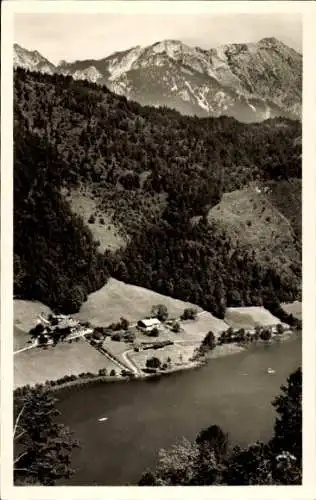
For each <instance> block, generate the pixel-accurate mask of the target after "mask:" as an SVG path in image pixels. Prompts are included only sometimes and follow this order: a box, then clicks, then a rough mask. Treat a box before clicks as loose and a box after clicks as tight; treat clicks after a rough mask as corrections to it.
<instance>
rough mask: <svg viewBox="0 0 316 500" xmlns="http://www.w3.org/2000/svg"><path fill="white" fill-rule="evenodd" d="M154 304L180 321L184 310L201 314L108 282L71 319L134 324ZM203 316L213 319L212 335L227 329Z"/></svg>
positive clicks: (141, 290)
mask: <svg viewBox="0 0 316 500" xmlns="http://www.w3.org/2000/svg"><path fill="white" fill-rule="evenodd" d="M157 304H163V305H165V306H166V307H167V308H168V312H169V316H171V317H172V316H173V317H179V316H180V315H181V314H182V313H183V310H184V309H185V308H186V307H195V308H196V309H197V310H198V311H200V312H201V311H202V309H201V308H200V307H197V306H195V305H194V304H190V303H189V302H183V301H182V300H177V299H173V298H171V297H167V296H165V295H161V294H159V293H156V292H153V291H151V290H147V289H146V288H142V287H139V286H134V285H127V284H126V283H123V282H122V281H118V280H116V279H114V278H110V279H109V281H108V282H107V284H106V285H105V286H104V287H103V288H101V289H100V290H98V291H97V292H94V293H91V294H90V295H89V298H88V300H87V302H85V303H84V304H83V305H82V307H81V309H80V311H79V312H78V313H77V314H75V315H74V317H76V318H77V319H80V320H82V321H90V322H91V323H92V324H94V325H102V326H104V325H108V324H110V323H112V322H116V321H119V319H120V317H121V316H123V317H124V318H126V319H127V320H129V321H131V322H134V321H138V320H139V319H141V318H144V317H146V316H148V315H150V313H151V308H152V306H154V305H157ZM205 314H206V315H207V316H208V317H210V318H213V323H214V325H212V323H211V322H209V324H208V328H209V329H211V328H212V326H214V329H215V331H218V330H219V329H220V327H221V326H223V329H225V326H226V325H225V324H224V322H223V321H222V320H219V319H218V318H215V317H214V316H212V315H211V314H210V313H205ZM222 324H223V325H222Z"/></svg>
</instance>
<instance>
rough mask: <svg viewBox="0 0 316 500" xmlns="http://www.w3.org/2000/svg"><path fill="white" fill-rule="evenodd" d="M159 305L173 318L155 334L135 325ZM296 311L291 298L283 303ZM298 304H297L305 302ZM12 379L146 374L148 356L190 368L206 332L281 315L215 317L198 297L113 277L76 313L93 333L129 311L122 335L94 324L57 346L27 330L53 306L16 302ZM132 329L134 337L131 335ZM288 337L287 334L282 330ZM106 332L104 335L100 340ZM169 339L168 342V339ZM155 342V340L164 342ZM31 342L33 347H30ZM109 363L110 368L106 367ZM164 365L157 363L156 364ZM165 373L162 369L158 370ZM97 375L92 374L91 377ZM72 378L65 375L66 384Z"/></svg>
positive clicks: (243, 312)
mask: <svg viewBox="0 0 316 500" xmlns="http://www.w3.org/2000/svg"><path fill="white" fill-rule="evenodd" d="M157 304H160V305H161V306H162V307H165V308H166V311H167V312H168V320H167V322H166V323H165V324H160V326H159V333H158V332H157V337H156V338H153V337H151V336H150V334H149V333H146V332H143V331H142V330H140V329H138V328H137V323H138V321H139V320H140V319H142V318H146V317H149V316H150V312H151V310H152V308H153V307H155V306H156V305H157ZM286 307H287V308H288V310H289V311H290V310H291V306H290V305H286V306H284V308H285V309H286ZM298 308H299V304H297V305H296V311H298V310H299V309H298ZM14 310H15V317H14V340H15V342H14V345H15V351H16V352H15V356H14V384H15V387H20V386H25V385H31V386H32V385H35V384H45V383H46V382H49V381H54V380H59V379H63V377H66V376H77V377H78V376H79V375H80V374H82V373H87V374H90V377H96V376H97V375H98V373H99V370H101V372H100V373H102V374H103V377H104V376H106V375H107V377H108V381H111V380H114V379H119V380H120V379H122V377H123V379H124V378H125V376H124V375H122V370H123V371H124V370H125V371H127V372H128V373H131V374H133V373H134V374H135V376H136V377H137V378H139V377H141V378H144V377H145V373H144V372H143V371H142V370H143V369H146V362H147V361H148V360H149V359H151V358H152V357H153V356H155V357H156V358H157V359H159V361H160V367H161V366H163V365H164V371H165V372H166V373H170V372H173V371H179V370H183V369H190V368H191V369H192V368H194V367H197V366H199V364H200V362H199V360H198V359H197V358H196V359H195V353H196V351H197V349H199V347H200V345H201V342H202V341H203V339H204V338H205V336H206V335H207V333H208V332H210V331H212V332H213V334H214V335H215V339H216V340H217V341H218V339H219V338H220V335H221V334H222V333H223V332H225V331H227V330H228V329H229V328H232V329H233V330H234V329H235V330H236V329H240V328H243V329H245V330H246V332H247V331H251V330H252V329H253V328H254V327H255V326H256V325H257V326H261V327H268V328H269V327H270V328H271V327H272V326H273V325H277V324H278V323H280V321H279V320H278V319H277V318H276V317H274V316H273V315H272V314H271V313H269V311H267V310H265V309H264V308H260V307H248V308H247V307H245V308H229V309H227V311H226V315H225V318H224V320H220V319H218V318H216V317H214V316H213V315H212V314H210V313H208V312H207V311H203V310H202V309H201V308H199V307H196V306H195V305H194V304H190V303H186V302H182V301H180V300H176V299H172V298H170V297H166V296H163V295H161V294H157V293H155V292H152V291H151V290H146V289H144V288H141V287H136V286H132V285H128V284H125V283H123V282H119V281H117V280H115V279H113V278H111V279H110V280H109V281H108V283H107V284H106V285H105V286H104V287H103V288H102V289H100V290H99V291H97V292H94V293H92V294H91V295H90V296H89V297H88V300H87V302H86V303H85V304H83V306H82V307H81V309H80V311H79V312H78V313H76V314H74V315H73V316H72V318H73V319H74V320H75V321H76V320H78V321H79V322H80V323H81V324H82V325H90V326H91V327H92V330H91V332H92V331H93V329H95V332H97V331H98V328H100V327H101V329H102V330H104V329H105V328H106V327H108V326H109V325H111V324H114V323H116V322H117V321H118V320H119V318H122V315H124V320H127V322H128V326H127V333H126V332H124V331H123V330H118V331H117V334H116V335H117V337H118V338H117V339H116V340H113V339H114V336H113V334H115V331H114V332H112V337H111V336H105V337H99V336H98V334H96V335H95V337H94V335H92V339H94V338H95V339H96V340H92V342H90V337H91V334H90V330H87V334H83V335H82V336H81V337H80V338H75V339H74V340H70V341H68V340H67V338H66V339H65V340H64V341H63V342H59V343H57V344H56V345H55V344H54V345H47V346H45V345H44V346H43V347H35V345H34V346H33V345H32V344H31V345H30V342H31V336H30V334H28V332H29V331H30V330H31V329H32V328H34V326H35V324H36V321H37V320H38V318H40V317H41V316H42V317H47V315H49V314H51V311H50V310H49V309H48V308H47V307H45V306H44V304H41V303H33V302H30V301H21V300H15V301H14ZM185 310H193V311H195V314H196V316H195V319H191V320H190V319H186V320H181V319H180V316H181V315H182V314H183V312H184V311H185ZM175 323H178V324H179V329H178V330H177V331H173V325H174V324H175ZM127 334H128V337H129V338H128V340H126V339H125V337H126V335H127ZM283 337H284V338H286V335H285V334H283ZM100 338H102V340H100ZM164 343H166V344H167V345H166V346H164V345H163V344H164ZM159 344H161V346H160V347H159V349H155V345H157V346H158V345H159ZM32 347H33V348H32ZM243 349H244V346H242V344H241V345H238V344H236V343H234V344H226V345H220V344H218V346H217V347H216V348H215V349H213V350H212V352H211V353H210V354H211V357H212V358H214V357H217V356H223V355H227V354H230V353H235V352H239V351H240V350H243ZM104 370H105V371H104ZM158 371H159V370H158ZM160 373H163V372H160ZM88 379H89V377H85V378H82V379H80V378H79V379H78V378H77V383H80V381H81V380H82V381H83V382H86V381H87V380H88ZM92 381H93V378H92ZM68 383H69V381H65V384H66V385H67V384H68Z"/></svg>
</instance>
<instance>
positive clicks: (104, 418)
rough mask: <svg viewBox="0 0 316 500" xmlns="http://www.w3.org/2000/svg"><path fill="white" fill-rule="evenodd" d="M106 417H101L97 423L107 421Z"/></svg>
mask: <svg viewBox="0 0 316 500" xmlns="http://www.w3.org/2000/svg"><path fill="white" fill-rule="evenodd" d="M107 419H108V417H101V418H98V420H99V422H105V420H107Z"/></svg>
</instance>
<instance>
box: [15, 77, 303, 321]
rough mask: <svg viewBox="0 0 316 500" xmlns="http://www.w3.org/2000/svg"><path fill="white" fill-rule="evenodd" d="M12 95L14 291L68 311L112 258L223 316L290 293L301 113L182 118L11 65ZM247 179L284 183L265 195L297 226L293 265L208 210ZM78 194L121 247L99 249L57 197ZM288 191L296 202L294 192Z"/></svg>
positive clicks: (293, 291) (114, 270) (97, 282)
mask: <svg viewBox="0 0 316 500" xmlns="http://www.w3.org/2000/svg"><path fill="white" fill-rule="evenodd" d="M14 91H15V240H14V243H15V262H16V269H15V288H16V292H17V293H19V294H21V295H23V296H24V297H27V298H36V299H39V300H42V301H44V302H46V303H47V304H48V305H50V306H52V307H55V308H56V307H58V308H61V309H63V310H64V311H70V310H73V309H74V308H78V307H79V306H80V300H81V302H82V300H84V298H85V294H86V293H89V292H90V291H92V289H96V288H98V287H99V286H101V285H102V284H103V283H104V282H105V281H106V277H107V267H108V268H109V270H110V273H111V274H112V275H114V276H115V277H118V278H119V279H122V280H125V281H127V282H130V283H133V284H138V285H142V286H145V287H148V288H152V289H154V290H156V291H158V292H161V293H165V294H170V295H172V296H174V297H178V298H181V299H183V300H188V301H191V302H195V303H197V304H199V305H201V306H202V307H204V308H206V309H209V310H210V311H212V312H214V313H216V314H218V315H220V316H222V314H223V311H224V309H225V307H226V305H242V304H247V305H251V304H260V303H262V302H264V301H265V298H266V297H267V296H272V297H274V298H275V300H277V299H278V300H282V301H287V300H292V299H293V298H295V297H296V296H297V291H298V289H299V286H300V241H299V240H300V235H299V234H298V233H297V226H299V224H298V221H297V219H296V220H294V219H293V220H291V217H289V215H288V214H287V213H286V211H287V210H288V208H287V204H286V200H285V199H284V198H285V197H286V196H287V195H286V193H287V190H286V189H285V188H284V186H288V184H289V180H291V182H295V186H299V185H300V178H301V145H300V140H299V138H300V135H301V129H300V123H299V122H295V121H290V120H284V119H275V120H269V121H266V122H263V123H260V124H251V125H250V124H249V125H246V124H241V123H239V122H237V121H235V120H234V119H231V118H225V117H222V118H217V119H214V118H205V119H199V118H196V117H184V116H181V115H179V114H178V113H177V112H175V111H172V110H169V109H167V108H162V109H155V108H150V107H141V106H140V105H139V104H136V103H133V102H129V101H127V100H126V99H125V98H124V97H120V96H117V95H115V94H113V93H111V92H109V91H108V90H107V89H106V88H100V87H99V86H96V85H95V84H92V83H88V82H83V81H74V80H72V78H71V77H63V76H60V75H53V76H49V75H43V74H35V73H29V72H25V71H24V70H17V71H16V72H15V89H14ZM251 181H253V182H258V183H261V184H263V185H265V184H266V183H270V184H271V183H274V184H275V185H276V186H279V185H280V188H278V189H274V190H273V193H271V200H270V202H271V203H273V204H274V206H275V207H277V209H278V210H279V211H280V213H281V215H282V216H283V217H285V218H287V220H289V224H291V225H292V226H293V232H295V234H297V238H296V241H295V242H292V241H290V240H289V242H288V244H289V245H293V252H291V256H292V259H293V262H290V265H289V262H286V263H285V264H284V266H283V264H282V261H281V260H280V261H277V264H276V263H275V262H273V260H272V259H271V260H269V259H268V260H267V261H266V262H265V261H263V260H262V259H259V257H258V254H257V252H256V248H254V247H252V246H251V245H245V244H244V242H242V244H241V242H239V240H238V238H237V240H236V238H234V239H232V238H231V237H230V234H229V232H228V230H227V228H226V227H225V226H223V225H221V222H220V221H217V222H216V223H215V222H214V221H208V219H207V217H206V216H207V214H208V212H209V210H210V209H211V208H212V207H214V206H215V205H216V204H218V203H219V202H220V200H221V198H222V195H223V193H228V192H231V191H233V190H236V189H240V188H242V187H243V186H245V185H248V184H249V183H250V182H251ZM281 186H283V188H282V187H281ZM73 190H77V191H78V190H80V191H81V193H82V196H86V193H87V191H89V192H92V195H93V197H94V201H95V203H96V206H97V207H98V210H100V211H101V212H102V213H103V214H105V215H106V214H108V213H110V212H111V220H113V223H114V224H115V226H116V228H117V231H119V232H120V233H121V235H123V236H124V235H126V236H128V240H127V241H128V244H127V246H126V248H124V249H120V250H118V251H117V252H115V253H114V252H113V251H109V250H108V251H106V252H105V254H104V256H101V255H100V252H98V251H97V245H96V244H95V243H93V241H92V236H91V233H90V231H89V230H88V229H87V228H86V227H85V226H84V225H83V223H82V221H81V220H79V219H78V217H77V216H76V215H75V214H72V213H71V211H70V208H69V207H70V205H69V204H68V201H67V199H66V198H65V197H64V195H63V194H62V193H64V192H66V193H68V200H69V201H70V200H71V193H72V192H73ZM292 195H293V196H294V198H295V201H296V203H297V206H299V205H300V189H295V192H294V193H292ZM91 215H92V216H93V215H94V214H91ZM197 216H199V217H197ZM194 220H196V222H194V223H193V221H194ZM92 221H93V219H91V222H92ZM295 224H296V226H295ZM294 226H295V227H294ZM91 227H92V226H91ZM26 242H27V244H26ZM40 277H41V281H40V284H39V279H40ZM78 287H79V289H80V293H79V292H78ZM80 287H82V288H80ZM82 289H83V290H82ZM51 290H54V293H52V292H51ZM74 290H76V293H74ZM73 296H78V300H77V301H74V299H73ZM61 297H62V298H61ZM79 297H80V299H79ZM74 302H75V304H74Z"/></svg>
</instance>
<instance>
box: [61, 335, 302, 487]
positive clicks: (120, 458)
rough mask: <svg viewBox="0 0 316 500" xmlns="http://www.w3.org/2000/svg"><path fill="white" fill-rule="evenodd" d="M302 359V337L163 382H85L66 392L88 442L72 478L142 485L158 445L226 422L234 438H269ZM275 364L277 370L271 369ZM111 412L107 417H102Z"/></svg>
mask: <svg viewBox="0 0 316 500" xmlns="http://www.w3.org/2000/svg"><path fill="white" fill-rule="evenodd" d="M300 363H301V340H300V338H299V337H297V336H295V337H293V338H292V339H291V340H288V341H284V342H281V343H278V344H273V345H269V346H258V347H255V348H250V349H249V350H247V351H246V352H242V353H239V354H234V355H230V356H226V357H222V358H217V359H212V360H210V361H209V362H208V364H207V365H205V366H204V367H202V368H200V369H197V370H191V371H186V372H179V373H175V374H172V375H169V376H165V377H162V378H161V379H159V380H155V381H133V382H126V383H125V382H122V383H108V384H101V385H95V386H91V385H90V386H82V387H77V388H72V389H71V390H70V389H68V390H63V391H60V392H59V393H58V397H59V399H60V401H59V403H58V406H59V409H60V410H61V411H62V421H63V422H64V423H65V424H67V425H69V427H70V428H71V430H72V431H73V432H74V433H75V436H76V438H77V439H78V440H79V441H80V443H81V449H79V450H76V451H75V453H74V456H73V466H74V468H76V469H77V472H76V474H75V475H74V476H73V477H72V478H71V479H70V480H69V481H68V482H67V483H66V484H69V485H70V484H71V485H113V486H115V485H124V484H137V481H138V479H139V478H140V476H141V474H142V472H143V471H144V470H145V469H146V468H148V467H153V466H154V465H155V460H156V456H157V450H158V449H159V448H162V447H169V446H170V445H172V444H173V443H174V442H175V441H176V440H177V439H178V438H181V437H182V436H186V437H187V438H188V439H194V438H195V437H196V435H197V433H198V432H199V431H200V430H201V428H203V427H206V426H209V425H211V424H218V425H220V426H221V427H222V429H223V430H225V431H226V432H228V433H229V435H230V440H231V441H232V442H234V443H238V444H241V445H246V444H248V443H250V442H252V441H255V440H257V439H258V440H266V439H269V437H270V436H271V433H272V429H273V423H274V418H275V413H274V409H273V407H272V406H271V401H272V399H273V398H274V397H275V396H276V395H277V394H278V393H279V390H280V386H281V384H283V383H284V382H285V381H286V378H287V377H288V376H289V374H290V373H291V372H292V371H294V370H295V369H296V368H297V367H298V366H299V365H300ZM268 367H271V368H273V369H274V370H276V373H275V374H273V375H269V374H267V372H266V370H267V368H268ZM101 417H108V420H106V421H103V422H99V421H98V418H101Z"/></svg>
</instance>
